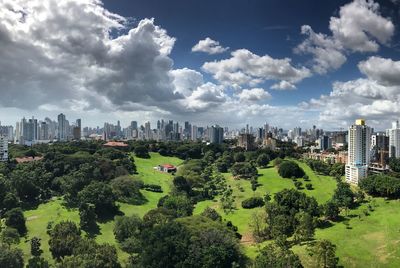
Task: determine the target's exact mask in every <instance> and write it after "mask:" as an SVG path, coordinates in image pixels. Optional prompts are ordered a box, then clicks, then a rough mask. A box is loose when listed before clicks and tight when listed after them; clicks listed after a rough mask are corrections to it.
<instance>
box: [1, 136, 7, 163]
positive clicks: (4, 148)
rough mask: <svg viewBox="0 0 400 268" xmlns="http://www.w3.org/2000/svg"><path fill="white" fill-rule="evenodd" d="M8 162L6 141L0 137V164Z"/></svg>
mask: <svg viewBox="0 0 400 268" xmlns="http://www.w3.org/2000/svg"><path fill="white" fill-rule="evenodd" d="M7 160H8V139H7V138H6V137H4V136H0V162H1V161H7Z"/></svg>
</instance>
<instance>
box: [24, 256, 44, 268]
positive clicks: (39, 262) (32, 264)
mask: <svg viewBox="0 0 400 268" xmlns="http://www.w3.org/2000/svg"><path fill="white" fill-rule="evenodd" d="M49 267H50V264H49V262H48V261H46V260H45V259H44V258H43V257H32V258H30V259H29V260H28V264H27V265H26V268H49Z"/></svg>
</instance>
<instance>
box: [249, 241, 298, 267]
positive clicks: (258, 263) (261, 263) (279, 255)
mask: <svg viewBox="0 0 400 268" xmlns="http://www.w3.org/2000/svg"><path fill="white" fill-rule="evenodd" d="M254 267H255V268H265V267H274V268H287V267H290V268H301V267H303V265H302V264H301V262H300V258H299V256H297V255H296V254H294V253H293V251H291V250H289V249H287V248H284V247H280V246H279V245H277V244H276V243H271V244H269V245H267V246H266V247H265V248H264V249H262V250H261V252H260V254H259V255H258V256H257V257H256V259H255V261H254Z"/></svg>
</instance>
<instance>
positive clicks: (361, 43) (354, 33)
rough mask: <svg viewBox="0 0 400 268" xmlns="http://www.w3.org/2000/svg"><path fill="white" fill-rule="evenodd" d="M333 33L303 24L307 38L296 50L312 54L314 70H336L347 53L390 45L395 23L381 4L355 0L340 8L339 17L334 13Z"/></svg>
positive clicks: (370, 50) (344, 59)
mask: <svg viewBox="0 0 400 268" xmlns="http://www.w3.org/2000/svg"><path fill="white" fill-rule="evenodd" d="M329 29H330V30H331V35H326V34H322V33H315V32H314V31H313V30H312V28H311V27H310V26H309V25H303V26H302V28H301V32H302V34H304V35H306V36H307V38H306V39H305V40H304V41H303V42H302V43H301V44H300V45H298V46H297V47H296V48H295V52H297V53H305V54H311V55H313V70H314V71H315V72H317V73H321V74H323V73H326V72H328V71H330V70H336V69H338V68H340V66H342V65H343V63H345V62H346V56H345V54H346V53H351V52H376V51H377V50H378V49H379V45H380V44H383V45H387V44H388V43H389V42H390V40H391V38H392V36H393V34H394V25H393V23H392V21H391V20H390V19H389V18H384V17H383V16H381V14H380V13H379V4H378V3H375V2H373V1H372V0H371V1H367V0H354V1H353V2H351V3H349V4H346V5H344V6H342V7H341V8H340V11H339V17H331V19H330V22H329Z"/></svg>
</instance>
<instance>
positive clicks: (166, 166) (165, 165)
mask: <svg viewBox="0 0 400 268" xmlns="http://www.w3.org/2000/svg"><path fill="white" fill-rule="evenodd" d="M162 166H163V167H165V168H168V169H171V168H175V166H174V165H170V164H164V165H162Z"/></svg>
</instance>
